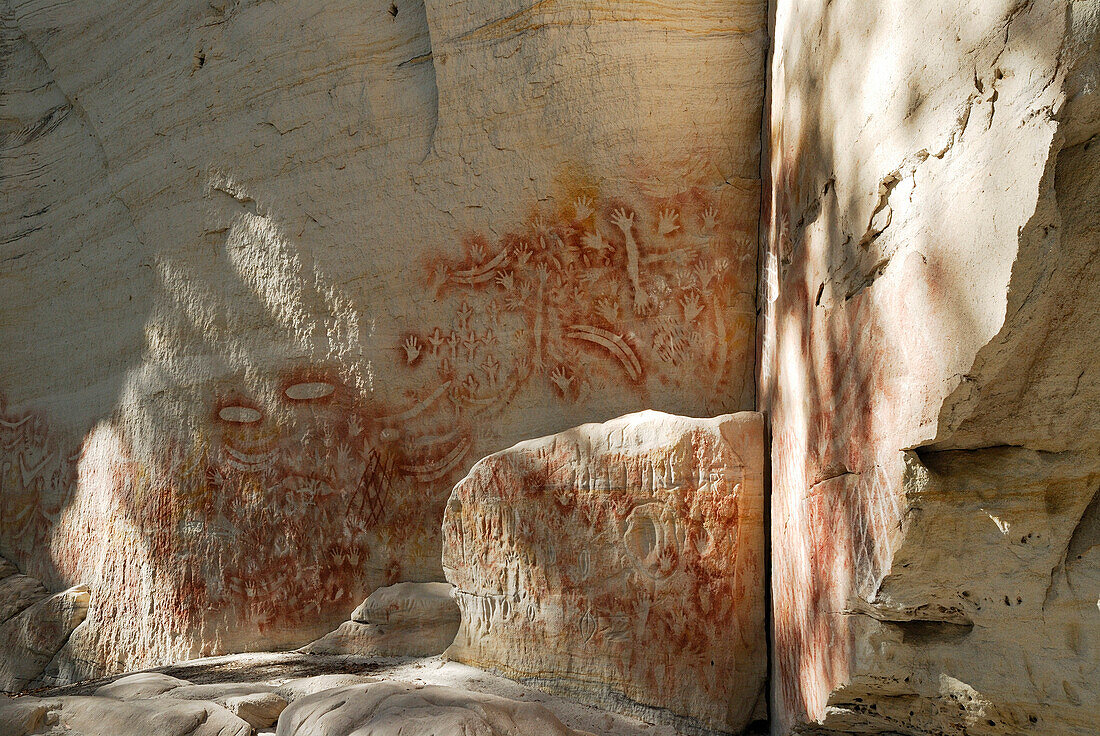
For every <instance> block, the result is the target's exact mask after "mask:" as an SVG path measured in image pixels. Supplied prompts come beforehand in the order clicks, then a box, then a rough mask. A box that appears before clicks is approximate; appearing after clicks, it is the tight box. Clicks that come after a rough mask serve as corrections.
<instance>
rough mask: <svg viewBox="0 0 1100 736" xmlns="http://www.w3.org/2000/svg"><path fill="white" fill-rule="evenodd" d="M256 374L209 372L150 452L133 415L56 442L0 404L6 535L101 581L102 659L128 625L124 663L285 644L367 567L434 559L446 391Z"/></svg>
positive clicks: (388, 572)
mask: <svg viewBox="0 0 1100 736" xmlns="http://www.w3.org/2000/svg"><path fill="white" fill-rule="evenodd" d="M242 383H243V382H242ZM272 384H273V386H274V388H275V390H274V391H263V392H256V393H255V395H250V394H249V393H248V392H246V391H244V390H242V389H240V388H238V387H237V386H236V385H234V384H233V383H231V382H226V383H224V384H221V385H220V387H219V388H217V389H216V390H215V391H214V392H213V395H212V396H211V398H210V401H209V404H208V406H207V409H208V416H207V417H206V418H205V421H203V422H202V424H201V427H200V430H199V431H195V432H191V433H187V432H182V433H181V432H168V431H165V430H164V428H161V434H163V435H164V437H165V438H166V441H165V443H164V447H163V448H161V449H160V450H159V451H158V452H156V453H155V454H153V455H152V456H151V457H147V456H142V455H141V454H140V453H139V452H138V451H136V450H135V449H134V444H135V443H133V442H131V441H129V433H131V432H133V431H134V430H133V429H132V426H131V425H133V424H134V423H135V422H134V421H133V419H134V418H133V417H130V420H131V421H123V420H121V419H115V420H112V421H111V422H108V423H105V424H104V426H103V427H100V428H97V429H96V430H95V431H93V432H92V433H91V435H90V436H89V437H88V438H85V440H84V443H83V448H81V445H80V442H79V441H74V442H72V443H71V444H72V445H73V447H74V448H75V449H72V448H69V447H68V445H67V444H66V443H65V442H64V441H62V440H61V439H59V438H58V437H57V436H56V433H54V432H52V431H51V430H50V428H49V425H48V424H47V422H46V420H45V419H44V418H42V417H40V416H38V415H37V414H33V413H26V414H14V413H10V412H6V411H5V412H2V413H0V422H2V424H0V441H2V443H3V444H2V446H0V449H2V454H0V470H2V471H3V474H2V475H0V483H2V484H3V485H2V487H0V504H2V510H3V515H2V517H0V524H2V527H3V528H2V531H3V539H4V543H5V552H8V551H9V549H10V550H12V551H14V555H13V556H14V557H15V558H16V559H17V560H19V561H20V564H21V566H23V567H24V568H25V569H28V570H33V571H35V573H36V574H42V573H43V572H45V573H49V575H48V576H47V575H43V577H47V578H48V579H58V580H60V581H62V582H69V581H86V582H88V583H90V584H92V585H93V588H95V587H97V586H98V587H99V588H100V589H104V590H105V591H107V590H109V591H110V594H109V595H107V596H104V597H102V598H100V599H99V600H98V601H93V608H95V606H96V605H97V604H98V605H99V608H98V610H95V611H93V614H94V615H93V616H92V622H93V623H95V625H97V626H99V627H100V628H101V629H102V631H101V632H100V634H99V636H100V637H101V644H100V645H97V646H101V647H104V648H105V650H104V651H99V652H94V653H85V655H86V656H89V655H90V656H96V657H100V658H102V659H103V660H105V661H112V662H113V661H115V659H116V658H117V657H118V656H120V653H119V652H118V651H113V649H114V648H115V647H120V648H121V647H125V646H126V643H127V641H128V640H129V637H130V636H131V634H132V632H138V631H139V630H140V631H144V634H140V635H143V636H148V637H149V639H150V640H149V641H146V642H143V647H144V650H143V651H140V652H134V653H128V654H126V655H124V656H127V657H129V658H130V659H127V660H126V661H125V665H126V666H135V665H138V664H142V663H147V662H152V661H156V660H158V659H160V660H163V659H166V658H173V657H180V656H196V655H204V654H212V653H217V652H220V651H227V650H232V649H239V648H249V647H252V648H254V647H256V646H262V645H267V646H280V645H283V644H284V643H285V644H301V643H305V641H308V640H309V638H310V637H315V636H316V635H317V634H318V632H320V633H324V632H325V631H327V630H328V629H330V628H332V623H333V622H332V621H330V620H329V619H334V620H336V622H337V623H338V622H339V620H340V619H342V618H345V617H346V615H347V612H348V610H350V608H353V607H354V606H355V605H356V604H358V603H359V602H361V601H362V600H363V598H364V597H365V596H366V594H367V593H368V592H370V591H371V590H373V589H374V588H376V587H378V586H380V585H386V584H389V583H393V582H396V581H399V580H406V579H431V578H438V577H439V574H440V573H439V572H438V565H439V557H440V547H439V545H440V539H439V537H440V534H439V531H438V529H439V520H440V519H441V518H442V507H443V504H444V503H445V495H444V494H441V493H440V492H439V490H438V485H437V484H438V483H439V481H440V480H441V479H446V478H448V477H449V476H451V475H453V474H454V473H455V472H457V471H458V470H460V469H461V468H460V465H461V463H462V461H463V460H465V459H466V456H467V454H468V453H469V450H470V447H471V436H472V435H471V432H470V430H469V428H468V427H467V426H466V425H464V424H463V423H462V422H461V420H460V418H458V417H456V416H455V415H454V413H453V411H452V410H453V407H452V406H450V405H449V404H447V403H446V402H441V401H440V399H441V398H442V397H443V395H444V392H443V391H441V390H440V389H439V387H436V388H434V389H431V390H426V391H425V392H424V394H423V396H420V397H419V398H416V397H412V398H410V399H409V400H407V401H406V402H404V403H403V404H402V405H401V406H399V407H396V408H393V407H390V406H388V405H383V404H382V403H379V402H369V401H366V400H364V399H362V397H361V396H359V394H358V393H356V392H354V391H353V390H351V389H350V388H348V386H347V385H346V384H345V383H344V382H342V381H340V380H339V379H338V378H337V377H336V375H335V372H334V371H321V370H318V369H308V370H301V371H295V372H294V373H292V374H288V375H286V376H279V377H278V378H277V379H276V380H274V381H273V382H272ZM2 406H3V405H0V407H2ZM137 423H138V424H139V425H140V424H141V422H140V421H138V422H137ZM414 430H415V431H414ZM444 482H446V481H445V480H444ZM448 487H449V484H448ZM135 635H138V634H135ZM303 640H304V641H303ZM134 657H137V659H133V658H134Z"/></svg>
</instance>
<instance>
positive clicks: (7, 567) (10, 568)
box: [0, 557, 19, 580]
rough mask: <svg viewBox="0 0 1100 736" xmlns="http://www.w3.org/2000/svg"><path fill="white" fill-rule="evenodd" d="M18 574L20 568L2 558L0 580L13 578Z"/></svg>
mask: <svg viewBox="0 0 1100 736" xmlns="http://www.w3.org/2000/svg"><path fill="white" fill-rule="evenodd" d="M18 573H19V568H17V567H16V566H15V565H14V564H13V563H12V562H11V561H10V560H6V559H4V558H3V557H0V580H3V579H4V578H7V577H11V576H12V575H16V574H18Z"/></svg>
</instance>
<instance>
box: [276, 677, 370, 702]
mask: <svg viewBox="0 0 1100 736" xmlns="http://www.w3.org/2000/svg"><path fill="white" fill-rule="evenodd" d="M371 682H378V680H377V679H376V678H374V677H364V676H362V675H317V676H315V677H299V678H296V679H293V680H288V681H287V682H284V683H283V684H282V685H280V686H279V688H278V689H277V690H276V691H275V692H276V693H278V694H279V695H280V696H282V697H283V698H285V699H286V700H287V701H288V702H291V703H293V702H294V701H295V700H299V699H301V698H304V697H306V696H307V695H313V694H315V693H319V692H321V691H322V690H332V689H334V688H346V687H352V686H354V685H366V684H368V683H371Z"/></svg>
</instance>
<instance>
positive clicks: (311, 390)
mask: <svg viewBox="0 0 1100 736" xmlns="http://www.w3.org/2000/svg"><path fill="white" fill-rule="evenodd" d="M335 390H336V387H335V386H333V385H332V384H331V383H324V382H321V381H311V382H309V383H296V384H294V385H293V386H287V389H286V395H287V398H289V399H294V400H295V401H304V400H306V399H323V398H325V397H326V396H328V395H330V394H331V393H332V392H333V391H335Z"/></svg>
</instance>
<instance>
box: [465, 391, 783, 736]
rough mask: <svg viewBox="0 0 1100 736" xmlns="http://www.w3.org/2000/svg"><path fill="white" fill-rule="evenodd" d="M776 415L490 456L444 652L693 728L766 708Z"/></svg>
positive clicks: (608, 430)
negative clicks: (769, 458) (768, 422)
mask: <svg viewBox="0 0 1100 736" xmlns="http://www.w3.org/2000/svg"><path fill="white" fill-rule="evenodd" d="M763 440H764V437H763V417H762V416H761V415H760V414H757V413H755V412H740V413H737V414H730V415H725V416H720V417H716V418H713V419H692V418H688V417H676V416H670V415H668V414H662V413H660V412H652V411H646V412H639V413H637V414H631V415H628V416H625V417H620V418H618V419H614V420H612V421H610V422H605V423H602V424H585V425H582V426H580V427H574V428H572V429H569V430H567V431H565V432H562V433H559V434H556V435H552V436H549V437H542V438H538V439H534V440H528V441H525V442H521V443H519V444H517V445H515V446H514V447H511V448H509V449H507V450H503V451H501V452H498V453H495V454H493V455H490V456H489V457H486V458H484V459H483V460H481V461H480V462H478V463H477V464H476V465H475V466H474V467H473V469H472V470H471V471H470V473H469V474H468V475H467V476H466V477H465V478H463V479H462V480H461V481H459V483H458V484H457V485H456V486H455V490H454V493H453V494H452V495H451V498H450V500H449V501H448V503H447V510H446V513H445V514H444V517H443V536H444V552H443V567H444V571H445V572H446V573H447V579H448V580H450V581H451V582H452V583H454V585H455V587H456V596H457V600H458V603H459V609H460V611H461V615H462V618H461V625H460V627H459V630H458V634H457V636H455V637H454V644H452V645H451V647H450V649H448V650H447V653H446V656H447V657H448V658H451V659H455V660H457V661H459V662H465V663H468V664H472V665H474V666H477V667H483V668H487V669H492V670H498V671H501V672H503V673H504V674H505V675H506V676H508V677H514V678H517V679H520V680H521V681H525V682H531V683H534V684H536V685H538V686H539V687H542V688H546V689H549V690H551V691H558V692H564V693H567V694H569V695H571V696H575V697H578V698H580V699H581V700H584V701H587V702H590V703H595V704H597V705H598V706H600V707H603V708H608V709H611V710H616V711H620V712H625V713H631V714H637V715H640V716H641V717H643V718H645V719H646V720H647V721H650V722H658V723H671V724H673V725H674V726H675V727H676V730H677V731H678V732H681V733H689V734H707V733H742V732H744V731H745V728H746V726H747V725H748V724H749V723H751V722H753V721H762V720H763V719H764V718H765V717H766V712H767V709H766V704H765V676H766V672H767V652H766V643H765V604H764V528H763V512H764V496H763V466H764V442H763Z"/></svg>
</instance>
